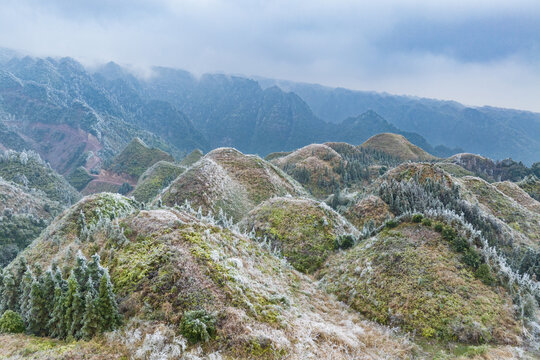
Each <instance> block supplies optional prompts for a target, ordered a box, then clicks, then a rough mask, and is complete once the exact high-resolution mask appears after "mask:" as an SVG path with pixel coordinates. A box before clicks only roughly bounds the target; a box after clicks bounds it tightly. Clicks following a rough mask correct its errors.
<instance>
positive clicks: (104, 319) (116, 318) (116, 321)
mask: <svg viewBox="0 0 540 360" xmlns="http://www.w3.org/2000/svg"><path fill="white" fill-rule="evenodd" d="M97 311H98V314H99V316H100V326H99V331H100V332H103V331H110V330H113V329H114V328H116V327H117V326H118V325H120V314H119V313H118V305H117V303H116V297H115V295H114V291H113V286H112V283H111V279H110V277H109V272H108V271H107V270H106V269H105V271H104V273H103V276H102V277H101V281H100V283H99V293H98V298H97Z"/></svg>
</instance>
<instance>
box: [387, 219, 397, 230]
mask: <svg viewBox="0 0 540 360" xmlns="http://www.w3.org/2000/svg"><path fill="white" fill-rule="evenodd" d="M384 226H386V228H387V229H393V228H395V227H396V226H398V223H397V221H395V220H388V221H387V222H386V224H384Z"/></svg>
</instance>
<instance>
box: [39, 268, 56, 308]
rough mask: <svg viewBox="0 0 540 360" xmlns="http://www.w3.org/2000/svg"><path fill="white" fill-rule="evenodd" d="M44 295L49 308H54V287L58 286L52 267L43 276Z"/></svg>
mask: <svg viewBox="0 0 540 360" xmlns="http://www.w3.org/2000/svg"><path fill="white" fill-rule="evenodd" d="M42 285H43V295H44V298H45V303H46V306H47V309H52V308H53V306H54V288H55V287H56V281H55V279H54V275H53V272H52V269H48V270H47V271H45V273H44V274H43V276H42Z"/></svg>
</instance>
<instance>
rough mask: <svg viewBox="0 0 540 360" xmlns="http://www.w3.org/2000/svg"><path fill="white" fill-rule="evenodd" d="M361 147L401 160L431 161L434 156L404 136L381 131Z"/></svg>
mask: <svg viewBox="0 0 540 360" xmlns="http://www.w3.org/2000/svg"><path fill="white" fill-rule="evenodd" d="M362 147H366V148H370V149H374V150H378V151H382V152H385V153H387V154H389V155H391V156H394V157H397V158H400V159H401V160H404V161H406V160H411V161H431V160H435V159H436V158H435V157H434V156H433V155H430V154H428V153H427V152H425V151H424V150H422V149H421V148H419V147H418V146H415V145H413V144H411V143H410V142H409V141H408V140H407V139H406V138H405V137H404V136H402V135H398V134H390V133H383V134H378V135H375V136H372V137H371V138H369V139H368V140H367V141H366V142H364V143H363V144H362Z"/></svg>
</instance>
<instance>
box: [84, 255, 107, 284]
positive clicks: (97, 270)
mask: <svg viewBox="0 0 540 360" xmlns="http://www.w3.org/2000/svg"><path fill="white" fill-rule="evenodd" d="M87 274H88V275H87V278H88V279H90V280H92V281H91V282H90V283H87V284H93V286H94V290H95V291H96V292H97V290H98V289H97V287H98V286H99V280H100V279H101V276H102V275H103V267H101V264H100V257H99V255H98V254H94V255H92V260H91V261H90V262H89V263H88V266H87ZM87 290H88V289H87Z"/></svg>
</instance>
